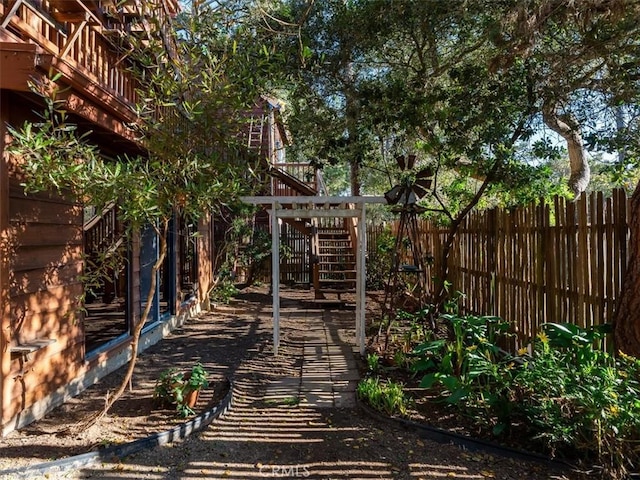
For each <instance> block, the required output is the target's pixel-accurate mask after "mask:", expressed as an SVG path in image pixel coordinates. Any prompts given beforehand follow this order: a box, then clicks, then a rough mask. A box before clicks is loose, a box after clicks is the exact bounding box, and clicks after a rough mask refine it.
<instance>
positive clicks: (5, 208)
mask: <svg viewBox="0 0 640 480" xmlns="http://www.w3.org/2000/svg"><path fill="white" fill-rule="evenodd" d="M0 70H4V69H0ZM6 97H7V96H6V93H4V92H3V91H1V90H0V426H2V425H4V423H5V422H6V421H8V420H9V419H8V418H6V417H7V416H8V414H7V412H8V410H9V404H10V402H11V389H10V388H9V378H10V376H9V373H10V371H11V352H10V350H9V347H10V343H11V337H12V332H11V310H10V301H9V300H10V298H9V288H10V282H9V272H10V270H9V262H10V260H11V258H12V256H13V255H12V253H11V252H10V251H9V248H10V245H11V239H10V238H9V237H8V235H9V231H10V229H9V165H8V162H9V156H8V155H7V154H6V153H5V151H4V147H5V144H6V141H7V136H8V135H9V133H8V132H7V131H6V125H7V124H8V123H9V102H8V99H7V98H6ZM0 430H1V428H0Z"/></svg>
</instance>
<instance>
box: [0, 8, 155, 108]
mask: <svg viewBox="0 0 640 480" xmlns="http://www.w3.org/2000/svg"><path fill="white" fill-rule="evenodd" d="M129 5H131V3H129ZM61 9H63V10H61ZM158 15H161V16H162V15H164V13H163V11H159V12H158ZM0 19H1V20H0V22H1V23H0V27H1V28H4V29H7V30H8V31H10V32H13V33H14V34H17V35H18V36H19V37H20V38H23V39H27V40H31V41H33V42H34V43H36V44H37V45H39V46H40V47H41V48H42V49H43V50H44V52H46V53H48V54H51V55H52V56H53V58H54V60H53V62H64V63H65V64H66V65H68V67H70V68H71V70H72V71H73V73H74V74H80V75H81V76H82V77H84V79H83V82H84V83H86V82H87V81H88V82H89V84H91V85H93V86H99V87H101V88H102V89H103V90H106V91H107V92H108V93H109V94H111V95H113V96H115V97H116V98H117V99H118V100H119V101H120V102H122V103H124V104H125V105H127V106H129V107H132V106H133V105H135V104H136V102H137V94H136V80H135V77H134V75H133V73H132V72H131V71H130V68H129V65H128V62H127V61H126V59H124V58H123V57H122V55H119V54H118V53H116V52H117V49H116V44H115V42H116V41H119V40H116V38H115V36H117V37H122V36H126V35H132V34H134V33H135V32H132V31H131V28H130V27H131V24H132V22H135V21H138V20H136V19H134V15H133V10H132V8H131V7H130V6H129V8H128V10H126V11H125V10H121V11H120V12H115V13H113V12H108V11H107V10H106V8H105V7H103V5H102V2H100V1H91V2H85V1H80V0H66V1H61V0H15V1H10V0H2V3H0ZM127 19H128V20H127ZM132 19H133V20H132ZM140 21H144V20H140ZM114 34H117V35H115V36H114ZM54 66H58V65H55V64H54Z"/></svg>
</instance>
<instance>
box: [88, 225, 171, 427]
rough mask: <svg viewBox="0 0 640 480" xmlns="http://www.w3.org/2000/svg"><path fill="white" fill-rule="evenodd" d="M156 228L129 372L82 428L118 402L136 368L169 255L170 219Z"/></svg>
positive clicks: (133, 338) (132, 346) (134, 327)
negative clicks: (153, 258)
mask: <svg viewBox="0 0 640 480" xmlns="http://www.w3.org/2000/svg"><path fill="white" fill-rule="evenodd" d="M155 230H156V233H157V235H158V241H159V252H158V259H157V260H156V261H155V263H154V264H153V266H152V267H151V282H150V284H149V290H148V292H147V299H146V301H147V303H146V305H145V308H144V310H143V311H142V314H141V315H140V318H139V319H138V321H137V322H136V323H135V325H134V326H133V331H132V332H131V360H129V365H128V368H127V372H126V374H125V376H124V378H123V379H122V382H121V383H120V385H119V386H118V389H117V390H116V391H115V393H114V394H113V395H111V396H107V398H106V399H105V405H104V408H103V409H102V410H101V411H99V412H97V413H96V414H94V415H92V416H91V417H89V418H88V419H87V420H86V421H84V423H83V424H81V426H80V429H81V430H84V429H87V428H89V427H91V426H92V425H94V424H95V423H96V422H97V421H98V420H99V419H100V418H102V417H104V416H105V415H106V414H107V413H108V412H109V410H110V409H111V407H112V406H113V404H114V403H116V402H117V401H118V400H119V399H120V397H122V394H123V393H124V392H125V390H126V389H127V385H129V382H130V381H131V379H132V377H133V371H134V370H135V367H136V361H137V359H138V345H139V344H140V335H141V333H142V329H143V327H144V325H145V324H146V323H147V320H148V318H149V313H150V312H151V307H152V306H153V299H154V297H155V294H156V285H157V277H158V272H159V271H160V268H161V267H162V263H163V262H164V259H165V257H166V255H167V234H168V231H169V219H165V220H163V221H162V226H161V227H160V228H155Z"/></svg>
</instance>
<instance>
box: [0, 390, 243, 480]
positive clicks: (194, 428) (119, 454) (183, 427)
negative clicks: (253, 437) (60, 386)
mask: <svg viewBox="0 0 640 480" xmlns="http://www.w3.org/2000/svg"><path fill="white" fill-rule="evenodd" d="M227 383H228V385H229V391H228V392H227V394H226V395H225V396H224V398H223V399H222V400H221V401H220V402H219V403H218V404H217V405H215V406H214V407H212V408H210V409H208V410H206V411H204V412H202V413H201V414H199V415H197V416H195V417H194V418H192V419H191V420H189V421H187V422H184V423H182V424H180V425H177V426H175V427H173V428H171V429H169V430H166V431H164V432H158V433H154V434H152V435H150V436H148V437H145V438H140V439H138V440H134V441H133V442H129V443H124V444H121V445H114V446H112V447H107V448H103V449H99V450H94V451H91V452H86V453H82V454H80V455H74V456H72V457H65V458H61V459H59V460H54V461H51V462H43V463H37V464H34V465H29V466H26V467H21V468H12V469H7V470H0V478H7V477H9V478H15V477H22V478H33V476H34V475H41V476H44V475H47V474H52V473H62V472H67V471H69V470H73V469H77V468H80V467H85V466H88V465H91V464H95V463H98V462H99V461H113V460H114V459H121V458H123V457H127V456H129V455H133V454H134V453H138V452H140V451H142V450H146V449H151V448H154V447H158V446H161V445H167V444H169V443H172V442H176V441H181V440H184V439H185V438H187V437H189V436H190V435H192V434H194V433H197V432H199V431H201V430H204V429H205V428H206V427H207V426H208V425H209V424H210V423H211V422H213V421H214V420H215V419H216V418H218V417H220V416H221V415H222V414H224V413H226V412H227V411H228V410H229V408H231V406H232V404H233V391H234V388H233V387H234V385H233V382H232V381H231V380H229V379H227ZM11 476H13V477H11Z"/></svg>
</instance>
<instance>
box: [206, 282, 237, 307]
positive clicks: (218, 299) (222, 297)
mask: <svg viewBox="0 0 640 480" xmlns="http://www.w3.org/2000/svg"><path fill="white" fill-rule="evenodd" d="M238 292H239V290H238V289H237V288H236V286H235V285H234V283H233V281H232V280H231V279H226V278H225V279H223V280H221V281H220V282H219V283H218V284H217V285H216V286H215V287H214V288H213V289H212V290H211V293H210V294H209V299H210V300H211V301H212V302H213V303H224V304H228V303H229V302H230V301H231V299H232V298H233V297H234V296H236V295H237V294H238Z"/></svg>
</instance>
